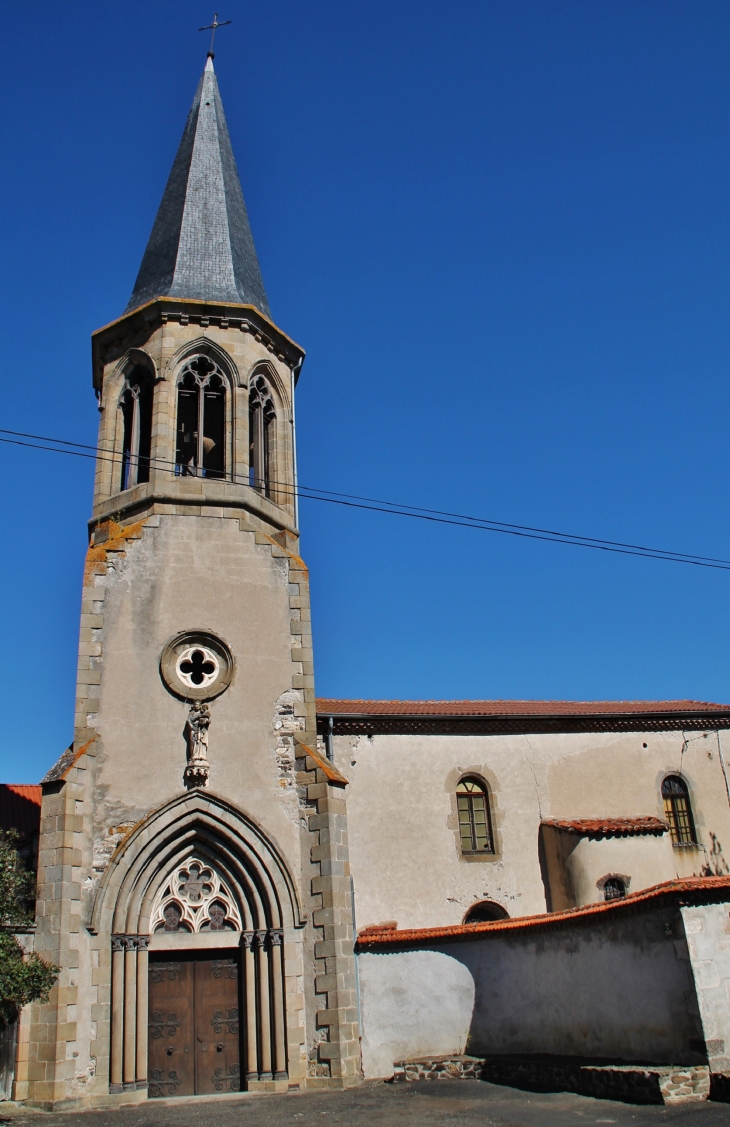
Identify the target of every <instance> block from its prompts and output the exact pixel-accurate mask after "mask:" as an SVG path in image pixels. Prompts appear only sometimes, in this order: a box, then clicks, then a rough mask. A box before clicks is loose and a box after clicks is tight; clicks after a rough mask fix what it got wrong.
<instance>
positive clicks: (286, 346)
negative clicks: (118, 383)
mask: <svg viewBox="0 0 730 1127" xmlns="http://www.w3.org/2000/svg"><path fill="white" fill-rule="evenodd" d="M168 321H177V322H180V323H181V324H184V325H187V324H190V325H200V326H201V327H202V328H204V329H205V328H208V327H209V326H211V325H214V326H216V327H217V328H222V329H229V330H230V331H232V332H243V333H251V334H252V335H253V336H254V337H255V338H256V340H258V341H260V342H261V343H262V344H263V345H264V347H265V348H267V349H268V351H269V352H270V353H271V354H272V355H273V356H275V357H276V358H277V360H280V361H282V362H283V363H284V364H286V365H287V367H289V368H291V369H292V371H293V372H294V376H295V382H296V380H297V379H298V377H299V370H300V369H301V365H302V362H303V361H304V355H305V354H304V349H303V348H301V347H300V346H299V345H298V344H297V343H296V342H295V341H293V340H292V339H291V337H288V336H287V335H286V333H283V332H282V331H281V329H279V328H277V326H276V325H275V324H274V322H273V321H270V320H269V319H268V317H265V316H264V314H263V313H261V311H260V310H259V309H257V308H256V307H255V306H254V305H233V304H228V303H224V302H211V301H198V300H193V299H186V300H183V299H182V298H176V297H157V298H155V299H154V300H153V301H149V302H147V304H146V305H140V306H139V307H138V308H137V309H133V310H131V312H129V313H127V314H125V315H124V316H123V317H118V318H117V320H116V321H111V322H110V323H109V324H108V325H104V326H103V327H102V328H101V329H97V330H96V332H94V333H92V335H91V363H92V373H93V382H94V389H95V391H96V392H97V393H100V392H101V387H102V383H103V377H104V365H105V364H106V363H107V362H108V360H109V359H116V357H117V354H121V353H122V352H124V351H125V350H126V348H128V346H129V340H130V338H131V337H133V336H134V335H135V333H137V332H140V331H144V332H145V333H148V332H149V331H150V328H153V327H156V326H157V325H162V324H165V323H166V322H168Z"/></svg>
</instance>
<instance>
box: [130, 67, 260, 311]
mask: <svg viewBox="0 0 730 1127" xmlns="http://www.w3.org/2000/svg"><path fill="white" fill-rule="evenodd" d="M155 297H179V298H198V299H200V300H203V301H230V302H235V303H237V304H239V303H243V304H245V305H255V306H256V307H257V308H258V309H260V310H261V312H262V313H264V314H265V315H266V316H267V317H270V316H271V313H270V311H269V303H268V301H267V300H266V291H265V289H264V283H263V279H262V277H261V270H260V267H259V261H258V258H257V256H256V248H255V247H254V243H253V236H252V234H251V227H250V224H249V221H248V214H247V212H246V205H245V203H244V202H243V193H242V191H241V182H240V180H239V178H238V169H237V168H236V162H235V160H234V157H233V150H232V149H231V139H230V137H229V135H228V126H227V125H226V119H225V116H224V113H223V105H222V103H221V98H220V94H219V92H218V82H217V80H216V76H215V71H214V70H213V59H212V56H209V57H208V61H207V63H206V65H205V70H204V71H203V76H202V78H201V79H200V82H199V84H198V89H197V91H196V93H195V98H194V100H193V105H192V108H191V110H190V113H189V114H188V120H187V124H186V126H185V131H184V133H183V135H182V140H181V142H180V147H179V148H178V150H177V156H176V157H175V161H174V163H173V166H172V171H171V172H170V176H169V178H168V181H167V186H166V187H165V191H164V194H163V196H162V202H161V204H160V207H159V210H158V212H157V216H156V218H155V222H154V225H153V227H152V234H151V235H150V238H149V242H148V243H147V249H146V250H145V252H144V258H143V259H142V265H141V266H140V268H139V274H138V275H137V281H136V282H135V284H134V290H133V292H132V296H131V298H130V299H129V303H128V305H127V308H126V309H125V313H128V312H129V311H130V310H132V309H136V308H137V306H139V305H143V304H144V303H145V302H147V301H151V300H152V299H153V298H155Z"/></svg>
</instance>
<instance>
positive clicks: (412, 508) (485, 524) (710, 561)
mask: <svg viewBox="0 0 730 1127" xmlns="http://www.w3.org/2000/svg"><path fill="white" fill-rule="evenodd" d="M0 435H7V436H11V437H0V442H3V443H7V444H9V445H12V446H23V447H27V448H30V449H33V450H45V451H47V452H50V453H55V454H68V455H71V456H73V457H77V458H88V459H90V460H92V461H102V462H110V463H113V464H117V465H120V466H121V464H122V461H123V459H122V458H121V457H119V455H115V454H113V453H110V452H109V451H105V450H103V449H101V448H100V447H97V446H91V445H89V444H87V443H83V442H71V441H70V440H69V439H65V438H50V437H48V436H47V435H40V434H27V433H25V432H24V431H15V430H6V429H3V428H0ZM145 460H146V461H148V462H149V464H150V466H155V467H158V468H160V469H167V470H170V469H172V468H174V467H175V465H176V463H175V462H172V461H170V460H169V459H164V458H150V459H145ZM225 480H226V481H228V482H231V481H232V482H233V484H235V485H245V486H247V487H248V486H249V482H248V479H244V478H242V477H240V476H239V477H236V476H234V477H233V478H230V477H229V478H226V479H225ZM271 484H272V485H274V486H275V487H276V489H277V491H278V492H279V493H283V494H285V495H287V496H290V497H293V496H294V491H293V490H292V488H291V486H290V484H289V483H283V482H272V483H271ZM297 494H298V496H299V498H300V499H302V500H309V501H324V502H327V503H328V504H332V505H340V506H343V507H345V508H353V509H364V510H367V511H369V512H378V513H389V514H391V515H393V516H402V517H410V518H411V519H414V520H424V521H429V522H432V523H435V524H447V525H451V526H455V527H458V528H472V529H475V530H477V531H481V532H499V533H501V534H502V535H505V536H517V537H520V538H524V539H528V540H543V541H547V542H548V543H553V544H566V545H568V546H571V547H574V548H592V549H594V550H595V551H600V552H611V553H615V554H618V555H625V556H639V557H641V558H643V559H653V560H665V561H666V562H668V563H684V564H692V565H693V566H694V567H708V568H712V569H714V570H718V571H730V560H725V559H718V558H715V557H713V556H700V555H697V554H695V553H692V552H679V551H675V550H673V549H668V548H667V549H665V548H653V547H648V546H646V545H641V544H631V543H626V542H624V541H621V540H601V539H598V538H597V537H593V536H583V535H581V534H579V533H573V532H558V531H556V530H554V529H548V528H537V527H534V526H532V525H524V524H511V523H508V522H506V521H498V520H494V519H492V518H491V517H476V516H470V515H468V514H466V513H452V512H448V511H445V510H442V509H428V508H424V507H423V506H420V505H411V504H409V503H408V502H400V501H388V500H382V499H379V498H376V497H363V496H360V495H358V494H353V493H338V492H335V491H334V490H330V489H323V488H321V487H319V486H309V485H301V484H299V485H298V486H297Z"/></svg>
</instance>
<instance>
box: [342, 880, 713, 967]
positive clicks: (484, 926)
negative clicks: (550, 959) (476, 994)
mask: <svg viewBox="0 0 730 1127" xmlns="http://www.w3.org/2000/svg"><path fill="white" fill-rule="evenodd" d="M691 893H695V894H696V895H695V896H694V897H693V900H694V901H695V902H696V903H702V902H703V901H706V902H708V903H713V902H716V901H717V900H718V899H722V898H723V893H725V894H726V895H725V896H724V899H725V900H730V876H723V877H687V878H684V879H683V880H669V881H665V882H664V883H663V884H655V885H653V886H652V887H651V888H645V889H644V890H643V891H642V892H634V893H631V894H630V895H629V896H624V897H623V898H622V899H620V900H607V901H601V903H600V904H586V905H585V906H584V907H583V908H570V909H568V910H567V911H565V912H550V913H545V914H543V915H539V916H519V917H517V918H516V919H511V920H509V919H508V920H492V921H490V922H489V923H479V924H454V925H452V926H451V927H424V928H411V929H409V930H406V929H403V930H402V931H397V930H394V929H393V928H392V927H386V928H383V927H368V928H365V929H364V930H363V931H361V932H359V934H358V937H357V946H358V949H359V950H361V951H370V950H377V949H378V948H380V947H419V946H427V945H429V944H431V943H441V942H450V941H463V940H469V939H476V938H479V937H488V936H489V935H492V934H494V933H495V932H502V931H524V930H528V929H533V930H538V929H540V928H543V927H555V926H556V925H557V926H561V925H562V926H564V925H565V924H569V923H573V922H574V921H578V922H583V921H586V920H590V919H592V918H594V917H597V916H598V917H600V916H604V915H607V914H610V913H620V912H622V911H625V910H626V909H627V908H632V907H634V906H635V905H640V904H647V903H651V902H652V901H656V902H660V901H661V900H663V899H670V898H672V897H681V896H682V895H683V894H684V895H688V894H691Z"/></svg>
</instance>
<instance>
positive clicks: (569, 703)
mask: <svg viewBox="0 0 730 1127" xmlns="http://www.w3.org/2000/svg"><path fill="white" fill-rule="evenodd" d="M317 712H318V713H319V714H320V715H322V716H627V715H629V716H631V715H634V714H636V715H646V714H647V713H668V712H669V713H674V712H689V713H707V712H723V713H728V712H730V705H729V704H714V703H712V702H708V701H697V700H584V701H580V700H335V699H333V698H331V697H318V698H317Z"/></svg>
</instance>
